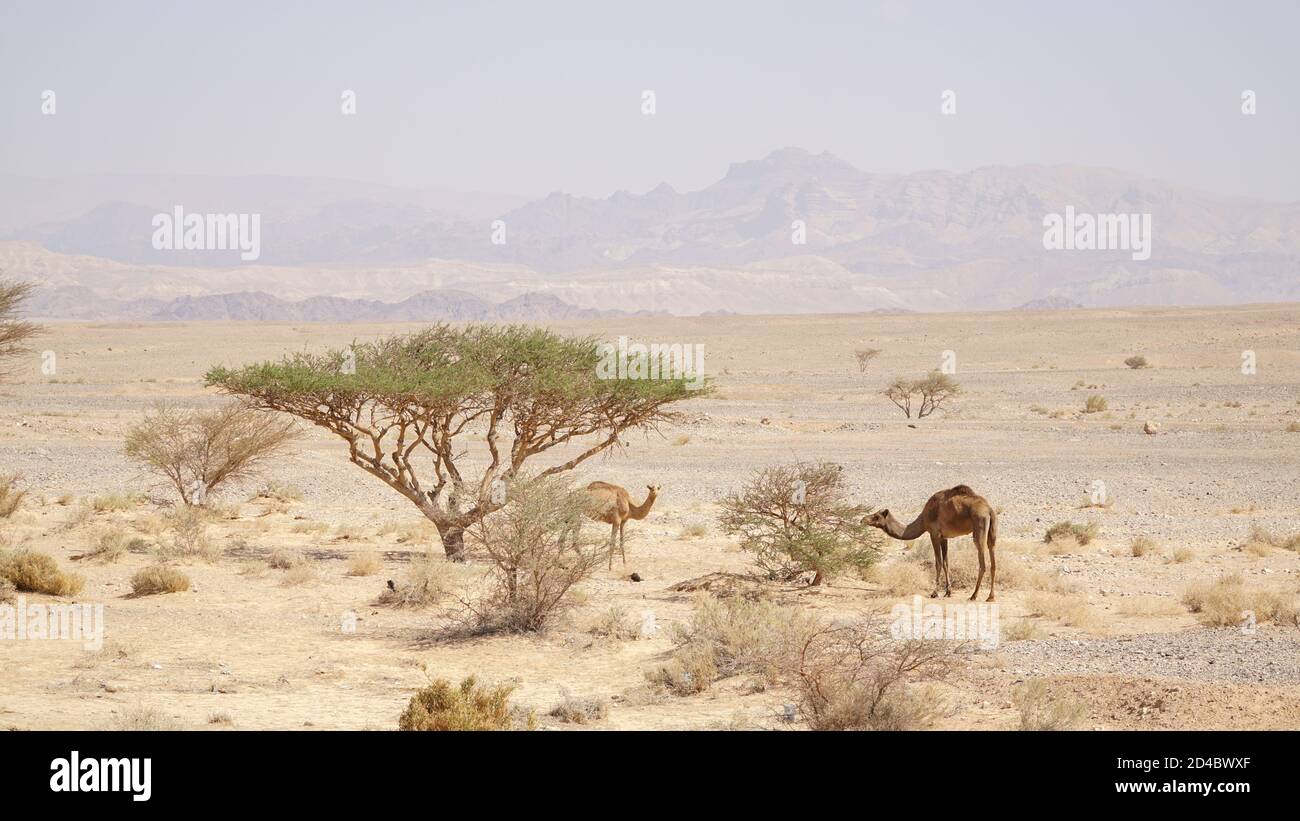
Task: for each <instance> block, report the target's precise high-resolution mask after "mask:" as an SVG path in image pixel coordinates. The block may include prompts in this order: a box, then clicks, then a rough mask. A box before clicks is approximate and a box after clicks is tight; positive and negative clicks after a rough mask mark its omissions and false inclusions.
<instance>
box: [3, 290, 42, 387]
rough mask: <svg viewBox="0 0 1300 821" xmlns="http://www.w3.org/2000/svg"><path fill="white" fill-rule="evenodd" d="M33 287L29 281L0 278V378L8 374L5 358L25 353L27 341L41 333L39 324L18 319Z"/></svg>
mask: <svg viewBox="0 0 1300 821" xmlns="http://www.w3.org/2000/svg"><path fill="white" fill-rule="evenodd" d="M35 288H36V286H35V285H33V284H32V283H30V282H9V281H5V280H0V379H3V378H4V377H6V376H8V375H9V372H8V370H7V369H6V368H5V363H6V360H9V359H12V358H13V357H16V356H19V355H20V354H23V353H26V352H27V350H28V348H27V341H28V340H30V339H31V338H32V337H35V336H37V335H38V334H40V333H42V329H41V327H40V326H39V325H33V324H32V323H30V322H23V321H22V320H21V319H19V317H20V316H21V315H22V307H23V303H24V302H26V301H27V299H28V298H29V297H30V296H31V295H32V291H33V290H35Z"/></svg>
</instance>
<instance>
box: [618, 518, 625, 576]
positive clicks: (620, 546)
mask: <svg viewBox="0 0 1300 821" xmlns="http://www.w3.org/2000/svg"><path fill="white" fill-rule="evenodd" d="M625 527H627V522H626V521H624V522H622V523H620V524H619V526H618V552H619V553H620V554H621V555H622V556H623V566H624V567H627V542H626V541H625V538H624V533H623V528H625Z"/></svg>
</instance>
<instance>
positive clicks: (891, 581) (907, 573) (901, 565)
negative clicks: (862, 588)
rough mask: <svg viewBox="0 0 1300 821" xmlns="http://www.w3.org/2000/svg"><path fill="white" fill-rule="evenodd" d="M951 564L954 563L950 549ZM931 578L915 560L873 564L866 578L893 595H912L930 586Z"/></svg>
mask: <svg viewBox="0 0 1300 821" xmlns="http://www.w3.org/2000/svg"><path fill="white" fill-rule="evenodd" d="M948 561H949V564H951V563H952V556H951V551H949V559H948ZM930 578H931V577H929V576H927V575H926V573H925V571H924V570H923V569H922V568H921V567H920V566H918V564H917V563H916V562H914V561H910V562H908V561H904V562H890V563H888V564H885V565H873V566H872V567H871V569H870V570H868V571H867V574H866V580H867V581H869V582H873V583H875V584H878V585H880V586H881V588H883V589H884V591H885V592H886V593H888V594H889V595H891V596H910V595H912V594H914V593H919V592H921V591H923V590H928V589H929V588H930Z"/></svg>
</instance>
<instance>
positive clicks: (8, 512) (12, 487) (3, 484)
mask: <svg viewBox="0 0 1300 821" xmlns="http://www.w3.org/2000/svg"><path fill="white" fill-rule="evenodd" d="M26 495H27V491H25V490H21V489H19V487H18V476H16V475H14V474H4V475H0V519H8V518H9V517H10V516H12V515H14V512H15V511H17V510H18V506H19V505H21V504H22V503H23V497H24V496H26Z"/></svg>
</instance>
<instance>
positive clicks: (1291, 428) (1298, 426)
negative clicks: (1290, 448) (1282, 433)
mask: <svg viewBox="0 0 1300 821" xmlns="http://www.w3.org/2000/svg"><path fill="white" fill-rule="evenodd" d="M1286 432H1287V433H1300V422H1290V423H1288V424H1287V426H1286Z"/></svg>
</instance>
